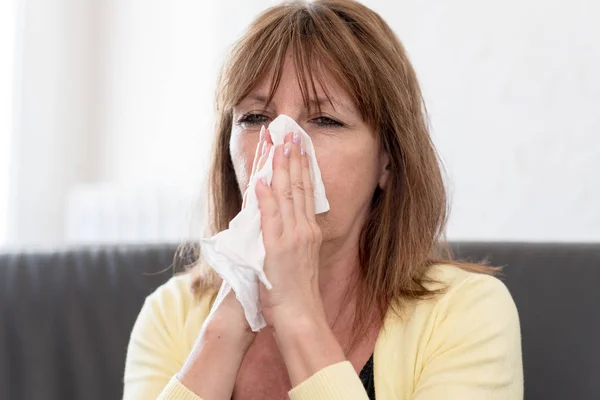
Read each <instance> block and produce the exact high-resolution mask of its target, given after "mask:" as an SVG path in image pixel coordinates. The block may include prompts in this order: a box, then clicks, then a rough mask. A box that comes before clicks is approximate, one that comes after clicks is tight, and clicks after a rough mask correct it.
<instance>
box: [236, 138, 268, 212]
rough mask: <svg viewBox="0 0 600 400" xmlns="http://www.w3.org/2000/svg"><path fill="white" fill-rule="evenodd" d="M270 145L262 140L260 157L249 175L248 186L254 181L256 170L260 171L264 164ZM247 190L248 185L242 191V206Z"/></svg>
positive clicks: (245, 199)
mask: <svg viewBox="0 0 600 400" xmlns="http://www.w3.org/2000/svg"><path fill="white" fill-rule="evenodd" d="M271 147H272V145H270V144H269V143H267V142H266V141H263V146H262V150H261V153H260V157H259V158H258V161H257V162H256V166H255V168H254V172H253V173H252V176H251V177H250V181H249V183H248V186H249V185H250V184H251V183H252V182H253V181H254V176H255V175H256V174H257V173H258V171H260V170H261V169H262V167H264V166H265V164H266V162H267V160H268V159H269V151H270V150H271ZM249 192H250V187H248V188H247V189H246V191H245V192H244V199H243V200H244V201H243V203H242V208H244V207H245V206H246V202H247V198H248V193H249Z"/></svg>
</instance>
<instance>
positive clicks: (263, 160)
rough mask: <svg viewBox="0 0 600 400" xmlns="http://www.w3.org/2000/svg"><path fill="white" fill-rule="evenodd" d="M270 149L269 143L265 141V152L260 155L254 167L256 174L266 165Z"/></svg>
mask: <svg viewBox="0 0 600 400" xmlns="http://www.w3.org/2000/svg"><path fill="white" fill-rule="evenodd" d="M272 147H273V145H272V144H271V143H269V142H267V141H265V150H264V152H263V153H262V156H261V157H260V160H258V164H257V165H256V172H258V171H260V170H261V169H262V168H263V167H264V166H265V164H266V163H267V160H268V159H269V153H270V152H271V148H272ZM256 172H255V173H256Z"/></svg>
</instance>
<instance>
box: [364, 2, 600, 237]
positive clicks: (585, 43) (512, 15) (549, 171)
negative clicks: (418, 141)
mask: <svg viewBox="0 0 600 400" xmlns="http://www.w3.org/2000/svg"><path fill="white" fill-rule="evenodd" d="M369 3H372V4H373V6H374V7H375V8H376V9H377V10H378V11H379V12H380V13H381V14H382V15H383V16H385V17H387V19H388V20H389V22H390V23H391V25H392V27H393V29H394V30H395V31H396V32H397V33H398V34H399V36H400V37H401V38H402V40H403V41H404V43H405V45H406V47H407V49H408V51H409V53H410V55H411V57H412V60H413V63H414V65H415V68H416V69H417V72H418V74H419V77H420V79H421V82H422V85H423V88H424V95H425V97H426V101H427V104H428V106H429V110H430V112H431V121H432V125H433V128H434V135H435V141H436V143H437V145H438V146H439V151H440V153H441V155H442V157H443V159H444V161H445V163H446V166H447V168H448V171H449V174H450V178H451V182H452V185H451V188H452V192H453V200H454V201H453V204H454V208H453V212H452V217H451V221H450V226H449V235H450V237H453V238H466V239H478V240H487V239H490V240H491V239H507V240H536V241H538V240H561V241H562V240H569V241H571V240H596V241H597V240H600V113H599V112H598V110H599V107H600V76H599V75H598V71H600V46H599V45H598V38H600V25H598V23H597V17H598V15H600V2H597V1H594V0H574V1H569V2H565V1H561V0H544V1H541V0H540V1H534V0H528V1H522V0H505V1H478V0H455V1H452V2H447V1H431V0H430V1H420V2H409V1H402V2H398V3H396V2H394V3H396V4H394V3H392V2H383V1H373V2H369Z"/></svg>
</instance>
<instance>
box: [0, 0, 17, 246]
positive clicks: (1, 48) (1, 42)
mask: <svg viewBox="0 0 600 400" xmlns="http://www.w3.org/2000/svg"><path fill="white" fill-rule="evenodd" d="M16 16H17V7H16V3H15V2H13V1H4V2H0V246H1V245H2V244H3V243H5V242H6V239H7V234H8V196H9V194H8V193H9V187H10V183H9V182H10V174H9V167H10V161H9V160H10V158H9V157H10V136H11V132H12V130H13V90H12V89H13V87H12V86H13V82H14V79H13V74H14V64H15V58H14V55H15V31H16V21H17V18H16Z"/></svg>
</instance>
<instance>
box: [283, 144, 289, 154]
mask: <svg viewBox="0 0 600 400" xmlns="http://www.w3.org/2000/svg"><path fill="white" fill-rule="evenodd" d="M283 155H284V156H286V157H289V156H290V143H289V142H288V143H286V144H285V146H283Z"/></svg>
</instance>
